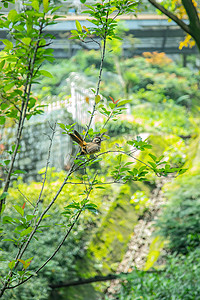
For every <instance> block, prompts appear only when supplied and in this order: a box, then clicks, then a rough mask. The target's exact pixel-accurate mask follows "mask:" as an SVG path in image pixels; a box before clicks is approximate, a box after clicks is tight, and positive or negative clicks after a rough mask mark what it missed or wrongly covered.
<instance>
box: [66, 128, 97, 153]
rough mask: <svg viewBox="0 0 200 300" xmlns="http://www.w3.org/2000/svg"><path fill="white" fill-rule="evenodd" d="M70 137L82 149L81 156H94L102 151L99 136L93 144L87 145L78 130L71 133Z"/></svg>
mask: <svg viewBox="0 0 200 300" xmlns="http://www.w3.org/2000/svg"><path fill="white" fill-rule="evenodd" d="M69 135H70V136H71V138H72V140H73V141H75V142H76V143H78V144H79V146H80V147H81V155H86V154H94V153H96V152H99V151H100V150H101V138H100V137H99V136H97V137H95V138H94V139H93V140H92V142H89V143H86V142H85V141H84V140H83V138H82V137H81V135H80V134H79V133H78V131H76V130H74V133H69Z"/></svg>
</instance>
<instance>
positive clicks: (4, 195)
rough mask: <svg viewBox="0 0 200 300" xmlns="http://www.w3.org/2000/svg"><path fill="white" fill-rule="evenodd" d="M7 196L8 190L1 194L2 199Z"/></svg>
mask: <svg viewBox="0 0 200 300" xmlns="http://www.w3.org/2000/svg"><path fill="white" fill-rule="evenodd" d="M7 196H8V193H7V192H3V193H2V194H1V195H0V200H2V199H5V198H6V197H7Z"/></svg>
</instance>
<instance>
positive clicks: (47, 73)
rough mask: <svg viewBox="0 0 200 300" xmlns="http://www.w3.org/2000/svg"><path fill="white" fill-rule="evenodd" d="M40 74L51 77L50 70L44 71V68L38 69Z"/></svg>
mask: <svg viewBox="0 0 200 300" xmlns="http://www.w3.org/2000/svg"><path fill="white" fill-rule="evenodd" d="M40 74H41V75H43V76H45V77H49V78H53V75H52V74H51V73H50V72H48V71H46V70H40Z"/></svg>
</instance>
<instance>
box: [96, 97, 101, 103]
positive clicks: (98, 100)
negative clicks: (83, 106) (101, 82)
mask: <svg viewBox="0 0 200 300" xmlns="http://www.w3.org/2000/svg"><path fill="white" fill-rule="evenodd" d="M100 101H101V97H100V96H99V95H96V96H95V103H96V104H98V103H99V102H100Z"/></svg>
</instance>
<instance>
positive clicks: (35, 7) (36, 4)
mask: <svg viewBox="0 0 200 300" xmlns="http://www.w3.org/2000/svg"><path fill="white" fill-rule="evenodd" d="M32 7H33V8H34V9H35V10H36V11H38V12H39V9H40V6H39V1H38V0H32Z"/></svg>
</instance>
